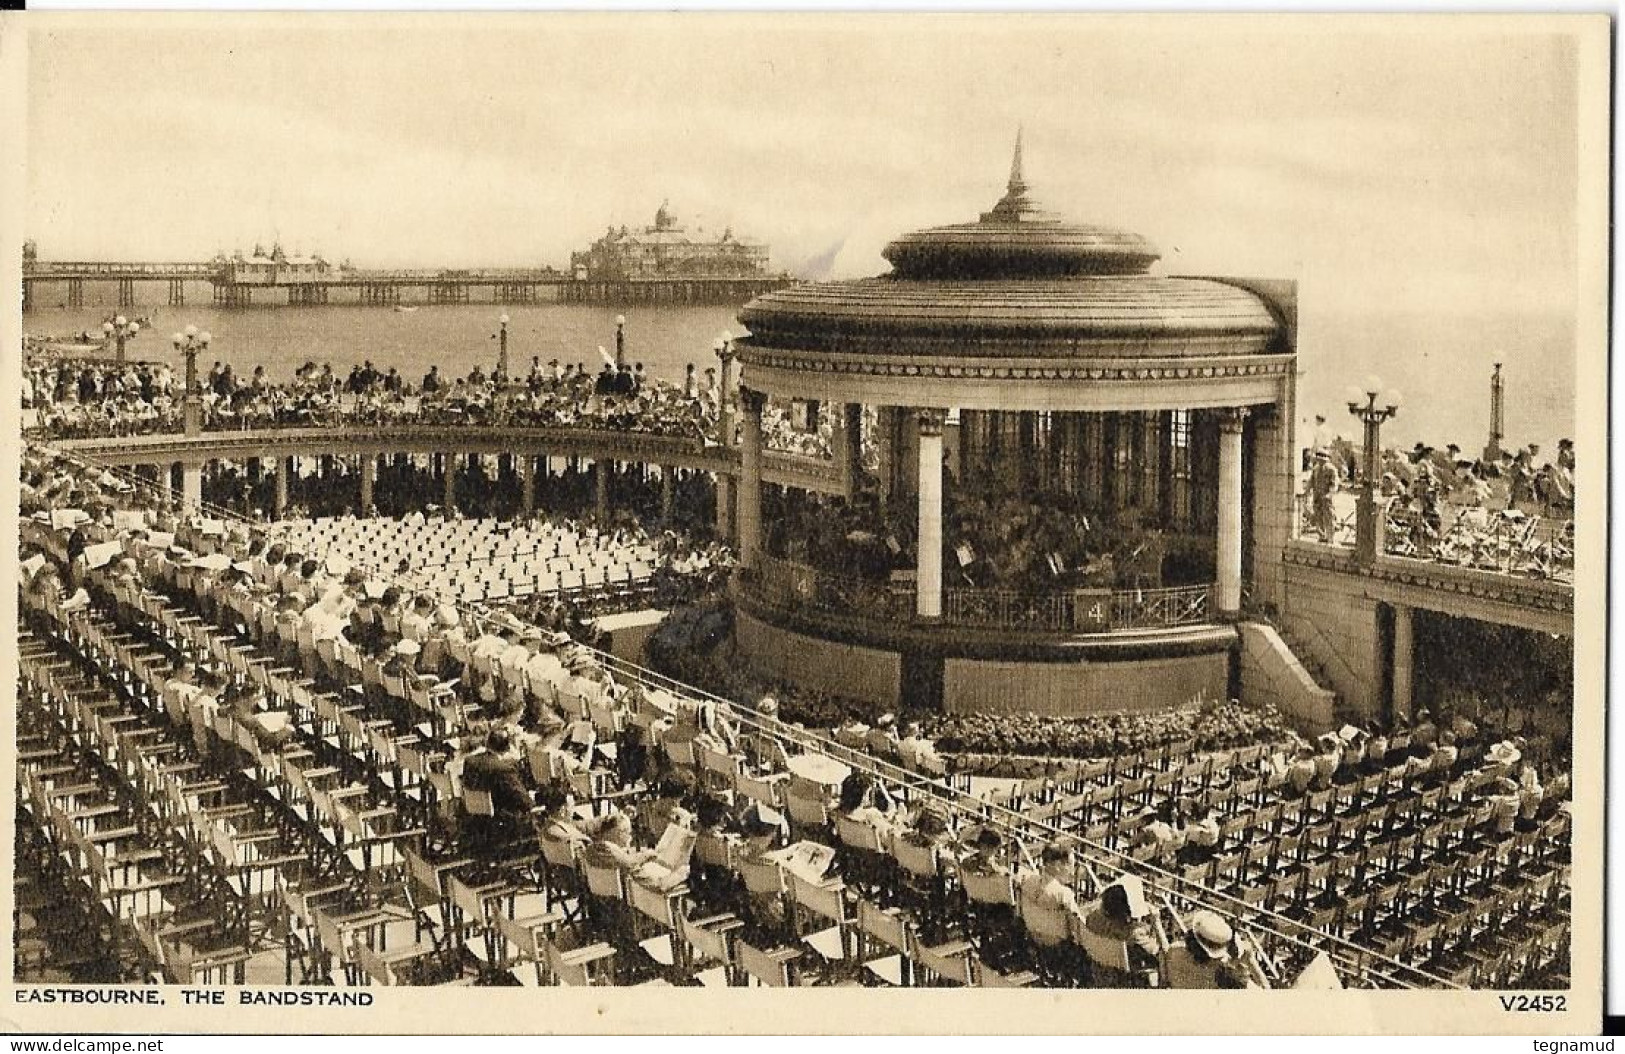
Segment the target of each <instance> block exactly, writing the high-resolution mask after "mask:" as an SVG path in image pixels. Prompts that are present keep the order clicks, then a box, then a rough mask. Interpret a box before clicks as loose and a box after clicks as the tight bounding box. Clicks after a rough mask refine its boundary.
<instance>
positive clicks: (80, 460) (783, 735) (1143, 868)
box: [39, 444, 1459, 988]
mask: <svg viewBox="0 0 1625 1054" xmlns="http://www.w3.org/2000/svg"><path fill="white" fill-rule="evenodd" d="M39 446H40V448H41V449H44V450H47V451H51V452H53V453H57V454H59V455H60V456H64V457H66V458H68V460H70V461H73V462H75V463H77V464H79V465H81V466H82V467H85V468H96V469H101V470H104V471H110V472H113V473H114V474H115V475H117V476H119V477H120V478H122V479H125V480H126V481H127V482H130V483H131V484H133V485H134V486H136V487H138V488H141V489H143V490H153V491H158V492H160V493H162V494H166V495H173V488H171V487H168V486H166V485H164V484H162V483H155V482H153V481H151V480H147V479H144V478H142V477H140V476H137V475H135V474H134V473H129V472H124V471H122V470H120V469H118V468H117V467H114V466H107V465H103V464H100V463H98V462H96V461H95V460H94V459H90V458H85V457H83V456H75V455H72V454H65V453H63V452H61V451H56V450H52V448H50V447H46V446H44V445H43V444H40V445H39ZM215 515H216V516H218V517H220V518H229V519H232V520H235V521H237V522H238V523H239V525H240V526H241V527H243V528H245V529H247V530H249V531H260V532H265V531H266V530H267V525H265V524H257V523H253V522H250V521H246V520H243V519H242V518H241V517H238V516H236V515H234V514H232V513H230V512H229V511H227V510H216V511H215ZM382 577H385V578H391V579H392V578H393V575H391V574H389V573H388V572H385V573H384V575H383V576H382ZM449 602H450V603H452V604H453V605H454V606H456V607H457V608H458V609H459V610H461V611H462V612H463V613H464V615H465V617H467V618H468V619H469V621H470V622H472V623H474V624H475V625H478V626H485V627H490V626H494V625H496V624H497V620H496V618H495V616H493V615H491V614H489V613H487V612H484V611H481V610H478V609H472V608H469V607H468V606H467V605H466V604H462V603H459V602H458V601H457V600H456V598H450V601H449ZM582 647H583V648H585V650H587V651H588V652H590V653H591V654H593V655H594V657H595V658H596V660H597V661H598V662H599V663H601V664H602V665H603V666H604V667H605V668H606V669H608V670H610V671H611V672H612V673H619V674H620V676H621V677H622V678H623V679H625V680H628V681H631V682H633V683H637V684H639V685H641V686H644V687H649V688H654V689H656V690H661V691H666V692H670V693H672V694H676V695H678V696H680V697H684V698H687V699H689V700H691V701H706V702H711V703H714V704H716V705H718V706H721V707H723V708H725V709H726V710H727V711H728V714H729V716H730V719H732V720H734V721H736V722H738V723H739V724H740V725H742V726H744V727H748V728H753V729H756V730H758V731H761V732H763V733H764V734H767V735H771V736H773V737H774V738H776V739H779V740H780V741H782V742H788V743H791V744H794V745H796V746H798V747H799V748H800V749H801V750H804V751H812V752H817V753H821V754H826V755H828V756H830V757H833V758H836V759H837V760H840V761H842V762H843V763H845V764H847V765H849V766H850V767H852V768H854V769H858V770H862V771H863V772H865V773H867V774H868V775H870V776H871V777H873V778H878V779H883V780H885V781H887V782H889V783H892V784H894V785H896V786H898V787H899V788H901V789H902V790H904V791H906V792H914V791H917V792H919V793H921V794H923V795H927V796H929V797H931V798H932V799H934V800H935V801H936V802H937V803H939V804H940V805H942V806H943V807H945V808H947V809H949V810H950V811H951V812H952V813H953V814H955V815H957V816H959V817H960V818H962V819H965V820H968V821H970V822H972V823H977V824H996V825H998V826H999V827H1001V828H1003V829H1005V830H1006V831H1007V832H1009V833H1010V834H1011V835H1012V836H1014V837H1015V839H1016V840H1017V842H1018V844H1021V845H1022V846H1023V847H1024V848H1025V847H1027V846H1029V845H1035V844H1037V843H1042V842H1047V841H1049V840H1051V839H1053V838H1057V837H1060V836H1062V835H1066V836H1067V837H1069V838H1071V839H1073V840H1074V841H1075V842H1076V843H1077V844H1078V845H1080V846H1081V847H1082V850H1083V855H1084V856H1085V858H1086V859H1088V860H1089V862H1090V863H1091V864H1092V865H1094V866H1096V867H1098V868H1101V869H1103V870H1105V871H1107V872H1109V873H1111V874H1112V875H1114V876H1121V875H1136V876H1138V877H1139V878H1140V879H1141V880H1142V881H1143V882H1144V883H1145V885H1146V888H1147V890H1148V891H1150V892H1152V893H1155V894H1159V895H1161V896H1164V897H1167V898H1169V899H1170V902H1172V901H1173V900H1175V899H1177V900H1178V901H1180V902H1181V903H1184V904H1188V905H1195V906H1201V907H1206V908H1208V909H1209V910H1213V911H1216V912H1217V913H1219V914H1221V915H1224V916H1228V917H1229V918H1231V919H1233V920H1236V921H1237V922H1240V923H1244V924H1247V925H1249V926H1251V927H1252V928H1253V929H1255V930H1262V931H1263V932H1264V933H1265V934H1266V935H1267V936H1270V937H1273V938H1277V939H1279V940H1282V941H1285V942H1287V943H1288V944H1291V945H1296V946H1298V947H1300V948H1302V949H1304V950H1307V951H1310V952H1313V953H1319V952H1325V953H1326V955H1327V956H1328V958H1329V959H1330V960H1331V961H1332V963H1333V965H1334V968H1337V969H1338V972H1339V974H1340V975H1341V976H1344V977H1346V978H1347V979H1350V980H1353V981H1356V982H1361V981H1370V980H1372V979H1376V980H1378V981H1383V982H1387V983H1389V984H1390V985H1392V986H1394V987H1400V988H1411V987H1418V986H1426V987H1439V988H1457V987H1459V986H1458V985H1456V984H1454V983H1453V982H1451V981H1449V980H1447V979H1445V978H1441V977H1437V976H1435V975H1433V974H1431V973H1429V972H1427V971H1426V970H1422V969H1419V968H1416V967H1412V966H1409V965H1407V964H1405V963H1403V962H1400V961H1399V960H1397V959H1394V958H1391V957H1389V956H1387V955H1384V954H1382V953H1380V952H1377V951H1376V950H1374V949H1371V948H1366V947H1364V946H1361V945H1358V944H1356V943H1354V942H1352V941H1349V940H1347V939H1345V938H1342V937H1337V936H1335V935H1332V934H1328V933H1325V932H1323V931H1319V930H1316V929H1315V928H1314V927H1313V926H1311V925H1309V924H1307V923H1304V922H1299V921H1297V920H1295V919H1291V918H1288V917H1287V916H1285V915H1282V914H1280V913H1278V912H1274V911H1271V910H1269V909H1267V908H1264V907H1261V906H1259V905H1253V904H1248V903H1247V902H1246V901H1244V900H1242V899H1240V898H1239V897H1235V896H1232V895H1230V894H1227V893H1223V892H1220V891H1218V890H1214V889H1210V888H1209V887H1207V886H1203V885H1201V884H1199V883H1196V882H1192V881H1190V880H1188V879H1186V878H1185V877H1184V876H1183V875H1179V874H1176V873H1174V872H1172V871H1168V870H1166V869H1164V868H1161V867H1158V866H1157V865H1155V864H1152V863H1149V862H1146V861H1140V860H1136V859H1134V858H1133V857H1132V856H1130V855H1129V854H1127V853H1125V852H1123V851H1121V850H1118V849H1114V848H1112V847H1110V846H1108V845H1105V844H1104V843H1101V842H1096V841H1092V840H1090V839H1088V838H1084V837H1081V836H1079V835H1077V834H1076V833H1075V832H1070V831H1066V830H1063V829H1062V828H1061V827H1059V826H1058V825H1056V824H1053V823H1046V822H1044V821H1042V820H1038V819H1034V818H1033V817H1030V816H1027V815H1025V814H1023V813H1020V812H1018V811H1016V810H1014V809H1011V808H1009V807H1007V806H1003V805H1000V804H998V803H996V802H992V801H988V800H984V799H980V798H977V797H975V796H974V795H972V794H970V793H969V792H968V791H961V790H959V789H958V788H957V787H954V786H952V785H951V784H949V783H947V782H945V781H939V780H938V779H937V778H936V777H933V776H929V775H927V774H923V773H919V772H914V771H911V770H909V769H906V768H903V767H901V766H899V765H894V764H892V763H891V762H888V761H885V760H883V759H880V758H876V757H874V756H872V755H870V754H868V753H867V752H864V751H858V750H854V749H853V748H851V747H847V746H846V745H844V744H842V743H839V742H838V741H836V740H835V739H834V738H833V737H832V736H830V735H826V734H823V733H819V732H814V731H810V730H808V729H805V728H802V727H801V726H799V725H794V724H790V723H788V722H784V721H781V720H779V719H777V718H775V717H766V716H763V715H761V714H759V713H757V712H756V711H755V710H752V709H750V708H747V707H744V706H742V705H740V704H738V703H736V702H734V701H732V700H729V699H725V698H723V697H721V696H718V695H715V694H713V693H710V692H707V691H704V690H703V689H700V688H696V687H694V686H692V685H687V684H684V683H683V682H680V681H676V680H674V679H672V678H669V677H665V676H664V675H662V674H659V673H657V672H656V671H653V670H649V669H647V668H645V667H642V666H639V665H637V664H636V663H632V662H629V661H627V660H624V659H620V658H617V657H615V656H613V655H610V654H609V653H607V652H601V651H598V650H597V649H594V648H590V647H586V646H584V645H583V646H582ZM1300 934H1301V935H1300ZM1373 964H1379V965H1377V966H1374V965H1373Z"/></svg>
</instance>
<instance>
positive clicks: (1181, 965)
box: [1166, 908, 1263, 988]
mask: <svg viewBox="0 0 1625 1054" xmlns="http://www.w3.org/2000/svg"><path fill="white" fill-rule="evenodd" d="M1166 966H1167V977H1168V980H1167V983H1168V987H1169V988H1260V987H1263V985H1262V983H1261V981H1260V979H1259V975H1258V970H1257V964H1256V963H1254V962H1253V961H1252V956H1251V953H1250V952H1245V951H1242V950H1240V949H1238V948H1237V947H1236V935H1235V931H1234V930H1232V929H1231V928H1230V924H1229V923H1228V922H1226V921H1225V920H1224V919H1223V918H1221V917H1220V916H1219V915H1218V914H1217V913H1216V912H1212V911H1208V910H1207V909H1205V908H1204V909H1202V910H1199V911H1195V912H1192V913H1191V914H1190V915H1188V916H1186V918H1185V940H1184V942H1183V943H1182V944H1176V945H1175V946H1174V947H1172V948H1170V949H1169V950H1168V955H1167V957H1166Z"/></svg>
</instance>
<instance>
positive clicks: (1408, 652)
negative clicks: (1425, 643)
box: [1393, 604, 1416, 721]
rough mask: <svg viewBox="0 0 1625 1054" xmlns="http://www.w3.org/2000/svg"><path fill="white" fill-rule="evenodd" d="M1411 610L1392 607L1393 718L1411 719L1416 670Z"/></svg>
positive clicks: (1398, 606)
mask: <svg viewBox="0 0 1625 1054" xmlns="http://www.w3.org/2000/svg"><path fill="white" fill-rule="evenodd" d="M1412 629H1413V628H1412V624H1411V609H1410V607H1409V606H1407V605H1405V604H1395V605H1394V677H1393V681H1394V713H1393V716H1394V717H1403V718H1405V719H1406V720H1407V721H1408V720H1410V717H1411V696H1412V692H1413V690H1414V689H1413V685H1414V671H1415V668H1416V664H1415V658H1416V639H1415V637H1414V635H1413V632H1412Z"/></svg>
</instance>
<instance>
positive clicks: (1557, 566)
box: [1298, 495, 1574, 583]
mask: <svg viewBox="0 0 1625 1054" xmlns="http://www.w3.org/2000/svg"><path fill="white" fill-rule="evenodd" d="M1298 501H1299V513H1300V515H1299V517H1298V523H1299V527H1298V537H1300V538H1304V539H1307V540H1311V541H1318V542H1322V543H1324V544H1326V545H1335V546H1339V547H1342V548H1353V547H1354V535H1355V527H1354V521H1355V513H1354V512H1353V511H1352V510H1350V511H1348V512H1347V513H1346V514H1344V513H1343V512H1342V510H1338V511H1337V512H1334V513H1333V515H1332V516H1331V518H1330V519H1331V523H1330V531H1329V533H1328V532H1327V531H1325V530H1322V529H1319V528H1317V526H1316V524H1315V519H1314V509H1313V507H1312V504H1311V502H1310V499H1309V497H1308V496H1307V495H1299V498H1298ZM1383 516H1384V531H1383V555H1385V556H1402V557H1406V558H1409V559H1412V560H1426V561H1429V562H1432V563H1438V564H1446V565H1449V566H1453V567H1463V568H1467V569H1468V570H1473V571H1490V572H1494V573H1496V574H1504V575H1513V576H1515V577H1519V578H1536V579H1549V580H1553V581H1559V582H1568V583H1572V582H1573V581H1574V521H1573V519H1557V518H1552V517H1545V516H1540V515H1535V514H1525V513H1521V512H1517V511H1516V510H1514V512H1513V513H1512V514H1508V513H1504V512H1490V511H1488V510H1486V509H1482V508H1472V507H1467V506H1461V505H1453V504H1449V503H1443V502H1441V503H1440V504H1439V506H1438V515H1437V520H1436V521H1435V522H1429V520H1428V518H1427V517H1424V516H1423V515H1422V514H1421V513H1420V512H1418V511H1415V510H1413V509H1410V508H1407V507H1406V506H1404V505H1402V504H1400V503H1399V502H1389V503H1388V504H1387V506H1386V508H1385V509H1384V511H1383Z"/></svg>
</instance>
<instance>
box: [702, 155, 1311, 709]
mask: <svg viewBox="0 0 1625 1054" xmlns="http://www.w3.org/2000/svg"><path fill="white" fill-rule="evenodd" d="M885 255H886V258H887V259H888V260H889V261H890V262H891V264H892V271H891V272H890V273H889V274H886V275H883V276H880V277H875V278H868V279H862V280H857V281H832V282H821V283H814V284H806V285H798V286H794V287H791V288H788V289H782V290H778V291H775V292H772V293H768V294H766V295H764V296H761V297H758V298H756V299H755V300H753V301H751V302H750V303H749V304H748V305H747V306H746V307H745V308H744V309H743V311H742V312H741V314H740V316H739V318H740V321H741V323H743V325H744V326H745V327H746V329H747V330H748V335H747V336H746V337H745V338H744V339H742V340H739V341H737V342H736V345H735V350H736V351H737V352H738V355H739V359H740V362H741V364H742V368H743V373H742V381H741V388H740V399H739V405H740V412H741V413H742V422H741V428H740V438H739V443H740V447H741V450H740V462H739V465H740V473H739V477H738V479H739V482H738V494H737V502H738V511H737V520H736V527H737V532H738V547H739V554H740V567H739V570H738V572H737V574H736V577H735V581H734V583H733V594H734V599H735V604H736V638H737V639H736V643H737V645H738V647H737V652H738V654H740V655H742V656H745V657H746V661H748V662H750V663H751V664H752V665H753V666H755V667H756V668H757V669H758V671H759V672H762V673H765V674H768V675H771V676H774V677H780V678H783V679H786V680H789V681H792V682H796V683H799V684H804V685H806V686H808V687H812V688H816V689H819V690H822V691H827V692H834V693H839V694H842V695H846V696H851V697H857V698H863V699H867V700H869V701H872V702H874V703H876V704H877V705H882V706H886V705H893V704H896V703H899V702H904V701H906V702H910V703H915V704H921V705H927V706H941V707H942V708H944V709H946V710H948V711H950V712H958V711H966V710H994V711H999V710H1014V709H1019V710H1023V711H1028V712H1039V713H1051V714H1078V713H1088V712H1108V711H1131V710H1137V709H1146V708H1155V707H1163V706H1168V705H1171V704H1176V703H1183V702H1188V701H1190V700H1192V699H1194V698H1197V697H1199V696H1200V697H1206V698H1208V699H1220V698H1225V697H1227V696H1230V695H1234V694H1235V691H1234V689H1235V686H1236V684H1237V679H1238V677H1239V673H1238V667H1239V663H1240V654H1241V651H1242V649H1241V647H1240V634H1239V633H1238V631H1237V627H1236V623H1237V621H1238V619H1239V616H1240V612H1241V610H1242V606H1243V605H1242V601H1243V594H1244V592H1246V593H1247V594H1249V606H1251V605H1252V604H1264V605H1268V604H1270V603H1273V602H1275V600H1276V598H1277V595H1278V593H1279V590H1280V588H1281V577H1282V570H1281V565H1282V552H1283V550H1284V548H1285V546H1286V543H1287V542H1288V540H1289V536H1290V533H1291V520H1292V514H1293V510H1292V502H1293V479H1294V477H1293V463H1292V459H1293V447H1292V442H1291V422H1292V418H1293V401H1294V385H1295V373H1296V351H1297V349H1296V286H1295V284H1294V283H1292V282H1289V281H1274V280H1252V279H1233V278H1212V277H1185V276H1164V275H1155V274H1152V273H1151V272H1150V269H1151V266H1152V265H1153V264H1154V263H1155V262H1156V260H1157V259H1158V256H1159V254H1158V252H1157V250H1156V249H1155V248H1154V247H1153V246H1152V245H1151V244H1150V243H1149V242H1148V241H1146V239H1144V238H1142V237H1140V236H1139V235H1136V234H1132V233H1127V232H1123V231H1118V230H1113V229H1109V228H1105V227H1099V226H1092V225H1083V224H1078V223H1073V222H1070V221H1067V220H1064V219H1061V218H1059V217H1057V216H1055V215H1053V214H1050V213H1048V212H1045V211H1043V210H1042V209H1040V208H1039V207H1038V206H1037V205H1036V204H1035V203H1034V202H1033V201H1032V199H1031V197H1030V195H1029V190H1028V186H1027V183H1026V181H1025V179H1024V175H1023V171H1022V161H1021V147H1020V143H1019V141H1018V143H1017V147H1016V155H1015V158H1014V160H1013V162H1012V166H1011V174H1010V180H1009V185H1008V189H1007V191H1006V193H1005V195H1004V197H1003V198H1002V199H1001V200H1000V201H999V202H998V203H997V204H996V205H995V206H994V207H993V209H991V210H990V211H988V212H987V213H984V214H983V215H982V216H981V218H980V219H979V220H978V221H977V222H974V223H964V224H957V225H952V226H944V227H935V228H931V229H928V230H922V231H918V232H915V233H911V234H907V235H904V236H903V237H901V238H899V239H897V240H895V241H893V242H892V243H891V244H890V245H888V246H887V248H886V250H885ZM769 398H772V399H774V400H777V401H787V400H788V401H801V402H804V403H806V404H807V405H808V406H810V407H814V408H816V409H815V412H818V411H823V412H835V413H838V414H839V415H840V417H839V419H838V423H837V433H838V436H839V438H840V441H839V442H838V443H837V452H836V456H837V458H838V459H842V460H843V461H844V464H843V465H842V468H841V473H840V474H841V477H842V479H843V481H844V486H843V488H842V498H841V499H840V500H841V501H844V502H845V503H846V507H845V508H844V509H839V510H836V511H837V512H839V513H840V514H842V515H849V514H853V510H858V509H861V510H862V511H861V512H860V513H857V515H860V516H868V517H870V518H871V519H872V521H873V523H874V524H875V530H874V532H873V533H874V534H875V535H876V536H877V537H878V538H880V539H883V541H882V542H881V544H883V545H884V546H885V547H886V548H887V550H889V554H890V558H889V559H888V558H887V554H886V553H884V552H883V553H880V555H879V558H878V559H876V560H869V559H867V558H866V557H865V556H864V554H863V553H862V552H861V551H859V550H856V549H853V550H843V549H842V548H841V547H840V546H838V545H837V546H836V547H835V549H834V551H833V553H832V552H830V551H828V550H829V547H828V546H826V547H825V549H826V551H825V552H823V553H821V554H819V555H818V556H817V557H813V556H809V555H808V553H807V552H806V551H805V548H806V547H805V546H802V545H801V544H800V543H799V540H798V539H797V538H796V537H795V535H796V532H797V528H796V527H795V526H794V525H793V524H791V525H787V524H786V523H785V522H781V520H780V519H777V518H775V517H777V516H794V515H795V512H794V510H797V509H800V511H801V513H802V515H803V516H805V515H807V506H806V505H805V504H804V503H802V504H799V505H798V502H799V501H800V498H799V496H798V495H795V494H793V493H788V492H785V491H783V490H781V489H779V488H775V489H774V492H773V493H771V494H764V488H763V478H762V412H763V409H764V407H765V405H766V403H767V400H768V399H769ZM866 428H867V429H872V431H871V432H870V433H869V434H864V432H865V429H866ZM866 445H868V446H872V447H873V448H875V449H876V450H878V455H879V465H878V470H876V471H874V472H866V470H865V468H864V466H863V465H862V464H861V463H859V459H860V457H861V451H862V449H863V448H864V447H865V446H866ZM1021 500H1026V501H1028V502H1030V503H1032V506H1033V507H1034V508H1038V507H1041V506H1050V507H1054V508H1057V509H1059V510H1062V511H1064V513H1065V514H1066V515H1068V516H1070V517H1072V518H1073V520H1074V521H1075V522H1081V523H1083V524H1085V525H1086V526H1085V529H1084V537H1085V539H1086V541H1085V542H1084V543H1083V549H1082V551H1078V552H1072V553H1069V554H1060V553H1055V554H1042V558H1043V559H1044V560H1046V561H1049V568H1050V572H1051V573H1050V576H1049V577H1048V578H1047V579H1045V578H1044V577H1043V575H1042V573H1040V575H1039V579H1040V580H1041V584H1037V585H1035V584H1034V582H1033V579H1032V577H1031V576H1028V577H1027V579H1026V580H1025V581H1023V582H1020V583H1017V584H1012V583H1011V582H1008V581H998V580H997V578H998V576H997V575H992V576H989V575H986V574H984V575H981V576H978V575H977V574H976V572H977V571H978V569H979V566H982V567H985V566H988V565H990V564H991V563H992V562H993V561H990V560H989V559H988V556H989V555H990V554H983V553H977V552H974V551H967V550H966V549H965V548H963V546H962V544H961V545H956V544H955V542H954V538H953V534H952V530H951V528H952V526H953V524H954V521H955V520H956V518H958V517H959V516H960V515H961V512H962V510H964V509H972V508H974V509H978V510H981V511H982V513H983V514H984V515H985V514H986V513H987V512H988V510H991V511H992V512H993V513H994V514H997V513H998V511H999V510H1000V509H1003V508H1009V507H1012V503H1013V502H1019V501H1021ZM819 508H822V509H825V510H827V508H828V507H827V506H821V507H819ZM819 508H815V509H813V512H812V515H814V516H816V515H817V514H818V512H819ZM787 509H788V510H792V511H791V512H789V513H786V512H785V510H787ZM860 533H867V532H860ZM1089 539H1098V542H1092V541H1089ZM1016 542H1017V543H1018V544H1019V542H1020V538H1019V535H1018V536H1017V539H1016ZM1114 557H1115V559H1114ZM978 561H981V565H979V564H978ZM990 578H991V579H992V580H990Z"/></svg>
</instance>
